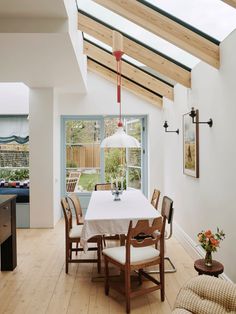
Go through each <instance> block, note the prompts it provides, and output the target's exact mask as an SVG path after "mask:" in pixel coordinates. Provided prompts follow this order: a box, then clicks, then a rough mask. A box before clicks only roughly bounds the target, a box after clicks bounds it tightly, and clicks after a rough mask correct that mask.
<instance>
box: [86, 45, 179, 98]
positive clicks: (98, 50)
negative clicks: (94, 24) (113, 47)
mask: <svg viewBox="0 0 236 314" xmlns="http://www.w3.org/2000/svg"><path fill="white" fill-rule="evenodd" d="M84 53H85V54H86V55H87V56H88V57H90V58H92V59H94V60H96V61H98V62H99V63H101V64H103V65H105V66H106V67H108V68H110V69H111V70H113V71H115V70H116V61H115V58H114V56H113V55H112V53H111V52H109V51H107V50H105V49H103V48H102V47H99V46H97V45H95V44H94V43H92V42H90V41H89V40H86V39H85V40H84ZM121 71H122V74H123V75H124V76H125V77H127V78H129V79H131V80H132V81H134V82H137V83H138V84H140V85H142V86H143V87H145V88H148V89H149V90H151V91H153V92H157V93H158V94H160V95H161V96H164V97H166V98H168V99H170V100H174V88H173V85H171V84H169V83H166V82H164V81H163V80H161V79H159V78H157V77H155V76H154V75H151V74H149V73H148V72H146V71H144V70H142V69H140V68H139V67H137V66H135V65H132V64H131V63H130V62H128V61H125V60H123V61H122V70H121Z"/></svg>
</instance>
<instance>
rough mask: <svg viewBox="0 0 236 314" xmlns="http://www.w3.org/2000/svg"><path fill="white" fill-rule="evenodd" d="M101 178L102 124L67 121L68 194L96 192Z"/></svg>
mask: <svg viewBox="0 0 236 314" xmlns="http://www.w3.org/2000/svg"><path fill="white" fill-rule="evenodd" d="M76 174H77V175H76ZM99 178H100V122H99V121H95V120H68V121H66V180H67V182H66V189H67V192H76V191H77V192H90V191H92V190H94V186H95V184H96V183H98V182H99ZM76 179H77V180H76Z"/></svg>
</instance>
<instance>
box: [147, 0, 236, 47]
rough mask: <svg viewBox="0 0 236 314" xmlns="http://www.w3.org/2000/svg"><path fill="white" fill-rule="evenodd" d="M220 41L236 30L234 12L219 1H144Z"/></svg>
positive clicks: (235, 14) (235, 15)
mask: <svg viewBox="0 0 236 314" xmlns="http://www.w3.org/2000/svg"><path fill="white" fill-rule="evenodd" d="M144 2H147V3H150V4H152V5H154V6H157V7H158V8H160V9H162V10H164V11H166V12H168V13H169V14H171V15H174V16H175V17H177V18H179V19H181V20H182V21H184V22H186V23H188V24H190V25H192V26H193V27H196V28H197V29H199V30H201V31H202V32H204V33H206V34H208V35H210V36H212V37H214V38H216V39H218V40H220V41H222V40H223V39H224V38H225V37H226V36H228V35H229V33H231V32H232V31H233V30H234V29H235V28H236V10H235V9H234V8H233V7H231V6H229V5H227V4H226V3H224V2H223V1H220V0H178V1H173V0H145V1H144Z"/></svg>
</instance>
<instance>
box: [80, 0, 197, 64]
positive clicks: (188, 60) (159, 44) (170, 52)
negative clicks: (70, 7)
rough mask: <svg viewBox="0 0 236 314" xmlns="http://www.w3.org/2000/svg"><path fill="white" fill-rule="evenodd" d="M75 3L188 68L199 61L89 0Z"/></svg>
mask: <svg viewBox="0 0 236 314" xmlns="http://www.w3.org/2000/svg"><path fill="white" fill-rule="evenodd" d="M77 3H78V7H79V9H81V10H83V11H85V12H87V13H89V14H91V15H92V16H94V17H96V18H98V19H100V20H101V21H103V22H105V23H107V24H109V25H111V26H112V27H114V28H116V29H118V30H120V31H122V32H124V33H126V34H127V35H129V36H131V37H133V38H134V39H136V40H138V41H140V42H142V43H143V44H145V45H148V46H150V47H152V48H153V49H155V50H158V51H160V52H161V53H163V54H166V55H167V56H169V57H170V58H173V59H174V60H176V61H178V62H180V63H183V64H184V65H186V66H188V67H190V68H192V67H194V66H195V65H196V64H197V63H198V62H199V59H198V58H196V57H194V56H192V55H191V54H189V53H187V52H186V51H184V50H182V49H180V48H178V47H176V46H175V45H173V44H171V43H169V42H168V41H166V40H164V39H162V38H160V37H158V36H156V35H154V34H153V33H151V32H149V31H147V30H146V29H144V28H142V27H140V26H138V25H137V24H135V23H133V22H131V21H129V20H127V19H125V18H123V17H122V16H120V15H118V14H116V13H113V12H112V11H110V10H108V9H106V8H104V7H102V6H100V5H98V4H96V3H94V2H93V1H91V0H77Z"/></svg>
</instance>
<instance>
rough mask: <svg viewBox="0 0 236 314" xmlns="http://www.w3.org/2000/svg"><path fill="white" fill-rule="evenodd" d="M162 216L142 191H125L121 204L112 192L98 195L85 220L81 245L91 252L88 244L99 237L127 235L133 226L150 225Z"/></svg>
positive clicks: (98, 193) (94, 197) (121, 196)
mask: <svg viewBox="0 0 236 314" xmlns="http://www.w3.org/2000/svg"><path fill="white" fill-rule="evenodd" d="M159 216H160V213H159V211H157V210H156V209H155V208H154V207H153V206H152V205H151V203H150V202H149V200H148V199H147V198H146V197H145V196H144V194H143V193H142V192H141V191H140V190H136V189H129V190H124V191H123V193H122V194H121V195H120V200H119V201H114V195H112V193H111V191H94V192H92V195H91V199H90V201H89V205H88V208H87V212H86V214H85V217H84V225H83V229H82V234H81V241H80V243H81V245H82V246H83V248H84V251H87V249H88V244H87V241H88V239H90V238H91V237H93V236H96V235H106V234H127V233H128V229H129V223H130V221H131V220H132V222H133V225H135V223H136V222H137V221H138V220H141V219H148V220H150V223H151V222H152V221H153V219H154V218H157V217H159Z"/></svg>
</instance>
